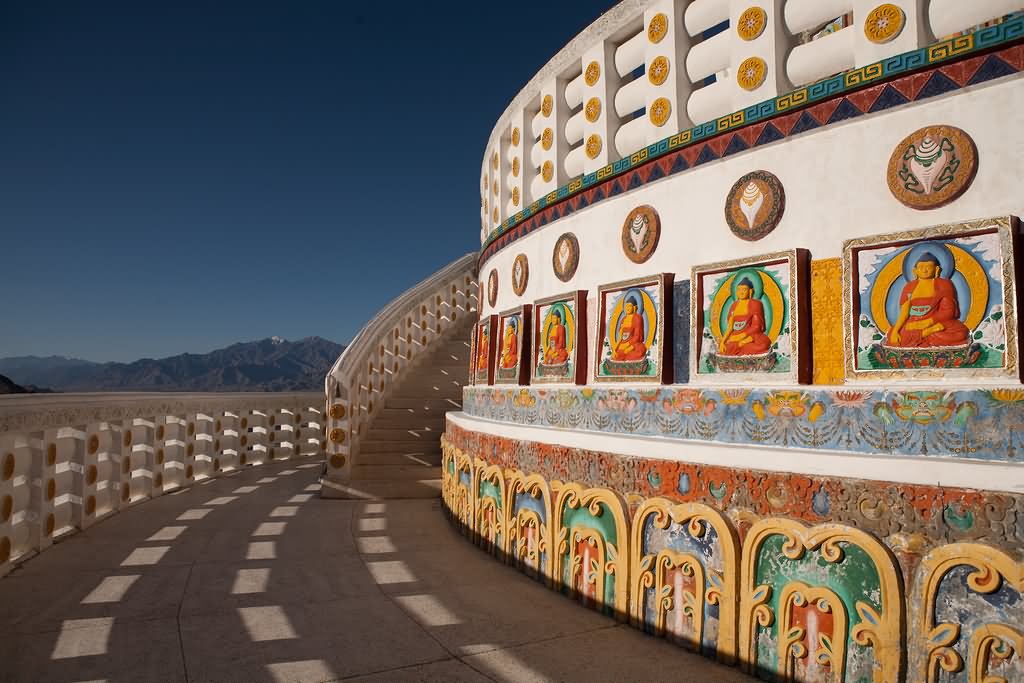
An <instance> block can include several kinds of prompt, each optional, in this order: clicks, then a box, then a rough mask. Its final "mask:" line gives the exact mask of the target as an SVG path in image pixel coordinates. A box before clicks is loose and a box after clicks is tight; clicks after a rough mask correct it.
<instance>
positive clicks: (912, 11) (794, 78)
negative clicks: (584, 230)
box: [481, 0, 1024, 239]
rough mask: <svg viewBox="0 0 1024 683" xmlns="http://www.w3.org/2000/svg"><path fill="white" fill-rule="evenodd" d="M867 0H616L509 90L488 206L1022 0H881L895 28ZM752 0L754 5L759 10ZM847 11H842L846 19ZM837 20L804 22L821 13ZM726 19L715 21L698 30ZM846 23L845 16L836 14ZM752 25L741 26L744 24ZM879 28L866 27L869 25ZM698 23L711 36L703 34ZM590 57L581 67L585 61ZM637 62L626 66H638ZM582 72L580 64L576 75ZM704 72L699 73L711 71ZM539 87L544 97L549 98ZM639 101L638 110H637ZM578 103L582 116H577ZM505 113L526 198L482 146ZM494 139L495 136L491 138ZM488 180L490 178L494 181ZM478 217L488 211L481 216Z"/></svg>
mask: <svg viewBox="0 0 1024 683" xmlns="http://www.w3.org/2000/svg"><path fill="white" fill-rule="evenodd" d="M880 4H881V3H879V2H877V0H692V1H688V0H647V1H646V2H622V3H619V4H618V5H616V6H614V7H612V9H610V10H608V11H607V12H606V13H605V14H603V15H602V16H601V18H600V20H598V21H596V22H594V23H593V24H592V25H591V26H589V27H587V28H586V29H584V31H582V32H581V33H580V34H579V35H578V36H577V37H576V38H575V39H574V40H572V41H570V42H569V44H568V45H567V46H566V47H565V48H564V49H563V50H562V51H561V52H559V53H558V54H556V55H555V56H554V57H553V58H552V59H551V60H550V61H549V62H548V64H546V65H545V66H544V67H543V68H542V69H541V71H540V72H538V74H537V75H536V76H535V77H534V78H533V79H531V81H530V83H528V84H527V86H526V87H525V88H524V89H523V90H522V91H520V93H519V94H518V95H517V96H516V97H515V98H514V99H513V101H512V103H511V104H510V105H509V107H508V109H506V111H505V113H504V114H503V115H502V116H501V118H500V119H499V124H498V126H496V127H495V129H494V131H493V132H492V134H491V140H490V141H489V142H488V146H487V148H486V154H487V155H488V156H487V158H486V159H485V160H484V161H485V163H484V167H483V174H482V183H481V187H482V188H483V190H484V192H482V196H481V206H482V215H484V212H485V210H486V208H487V207H490V208H491V209H492V212H493V209H496V208H498V207H499V206H500V207H501V209H503V211H504V213H503V214H502V211H498V213H499V214H501V215H500V216H499V218H500V219H504V218H507V217H508V216H511V215H514V214H515V213H517V212H518V211H520V210H522V209H524V208H526V207H528V206H529V204H530V203H531V202H534V201H537V200H540V199H542V198H543V197H545V196H547V195H548V194H549V193H551V192H552V191H554V190H556V189H557V188H558V187H560V186H562V185H565V184H566V183H568V182H569V181H570V180H571V179H573V178H575V177H577V176H579V175H581V174H584V173H590V172H593V171H595V170H597V169H600V168H602V167H603V166H605V165H607V164H610V163H613V162H614V161H616V160H618V159H620V158H624V157H628V156H630V155H631V154H633V153H634V152H636V151H637V150H639V149H640V148H642V147H644V146H646V145H650V144H653V143H656V142H658V141H660V140H662V139H664V138H666V137H668V136H670V135H672V134H674V133H677V132H679V131H681V130H685V129H686V128H688V127H690V126H692V125H694V124H701V123H705V122H707V121H713V120H715V119H717V118H720V117H722V116H727V115H729V114H731V113H733V112H736V111H740V110H743V109H745V108H746V107H749V106H751V105H754V104H757V103H759V102H763V101H765V100H769V99H771V98H773V97H776V96H778V95H781V94H784V93H786V92H789V91H791V90H792V89H793V88H794V87H798V86H803V85H806V84H809V83H812V82H814V81H817V80H819V79H822V78H827V77H830V76H832V75H834V74H838V73H842V72H844V71H847V70H849V69H853V68H859V67H863V66H866V65H868V64H872V63H875V62H878V61H880V60H883V59H885V58H887V57H890V56H893V55H897V54H900V53H904V52H909V51H912V50H915V49H917V48H919V47H922V46H924V45H927V44H929V42H930V41H933V40H935V39H936V37H939V38H941V37H944V36H947V35H950V34H955V33H957V32H960V31H965V30H970V29H972V28H974V27H975V26H976V25H978V24H983V23H985V22H988V21H991V20H994V19H997V18H1000V17H1002V16H1005V15H1007V14H1010V13H1012V12H1015V11H1019V10H1022V9H1024V2H1022V1H1021V0H970V1H969V2H968V1H967V0H893V1H892V2H891V3H888V4H891V5H894V6H895V7H896V8H897V9H898V10H899V16H898V22H897V23H898V25H899V30H897V31H894V32H892V31H891V32H890V33H889V34H884V31H883V35H875V36H874V39H872V37H871V36H870V35H869V34H870V33H871V31H870V30H867V29H868V28H869V27H868V24H869V22H871V21H884V22H887V23H886V25H887V26H889V25H891V24H890V23H888V22H892V21H896V19H897V18H894V17H893V16H891V15H892V8H887V9H888V14H887V15H885V16H882V15H879V13H878V12H877V10H878V9H879V6H880ZM758 10H760V12H758ZM850 17H852V22H851V21H850ZM837 20H838V21H839V22H840V26H841V27H840V28H837V29H836V30H831V32H824V33H821V34H820V35H816V36H815V37H814V39H813V40H808V36H809V35H811V34H812V33H814V32H815V31H820V30H821V29H822V28H823V27H825V26H827V25H828V24H829V23H831V22H833V21H837ZM723 23H724V24H726V25H727V28H726V29H725V30H724V31H720V32H718V33H714V34H710V33H709V31H711V30H712V29H715V30H718V27H720V26H721V25H722V24H723ZM842 24H849V25H842ZM752 27H753V28H752ZM876 34H877V32H876ZM706 35H708V36H709V37H707V38H705V36H706ZM592 65H593V68H591V67H592ZM641 67H642V68H643V70H644V73H643V74H641V75H640V76H639V77H634V74H636V72H637V70H638V69H640V68H641ZM588 73H589V74H590V76H589V78H588ZM711 76H714V79H713V82H710V83H708V85H704V83H705V81H706V80H708V79H709V77H711ZM549 98H550V99H549ZM637 112H644V114H645V115H643V116H636V113H637ZM588 113H589V116H588ZM516 125H523V126H525V125H528V126H529V133H530V135H529V137H527V136H525V135H524V136H523V139H522V140H521V144H522V145H523V149H522V151H520V152H518V156H519V157H520V158H522V157H524V156H526V150H529V158H528V162H527V161H525V160H524V161H523V163H522V165H523V167H524V168H523V174H522V177H521V178H519V179H518V180H513V178H514V176H509V175H508V173H505V175H504V177H505V178H506V180H507V183H506V185H508V187H515V186H516V185H515V183H516V182H518V183H521V184H520V185H519V188H520V190H519V192H520V194H523V193H524V192H525V191H526V190H527V189H528V190H529V197H528V198H523V200H522V202H520V203H518V204H517V203H516V202H515V201H512V199H511V198H509V197H508V196H507V194H506V195H501V196H502V197H504V203H503V204H501V205H498V204H495V203H494V202H493V201H490V202H489V201H488V200H493V199H494V198H495V197H494V196H493V195H494V183H493V173H492V171H493V169H492V168H491V166H492V161H493V152H494V150H500V149H506V152H508V153H506V154H505V155H504V156H501V157H500V159H503V160H504V162H502V163H512V159H514V158H515V157H516V153H513V152H511V151H510V150H508V149H507V148H508V145H507V144H506V143H504V142H503V141H505V140H507V139H508V137H509V131H510V130H511V129H512V128H513V126H516ZM502 144H505V148H502ZM498 191H499V193H500V192H501V191H502V190H501V188H500V187H499V188H498ZM484 222H485V223H487V225H488V226H490V229H487V230H484V231H483V232H482V237H483V238H484V239H486V238H487V236H488V235H489V234H490V233H491V232H492V231H493V228H494V226H496V225H497V224H498V223H499V222H500V220H495V219H494V217H493V216H490V218H489V220H487V221H484Z"/></svg>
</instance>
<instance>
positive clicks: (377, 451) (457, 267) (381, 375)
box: [321, 252, 477, 498]
mask: <svg viewBox="0 0 1024 683" xmlns="http://www.w3.org/2000/svg"><path fill="white" fill-rule="evenodd" d="M476 257H477V254H476V252H470V253H468V254H465V255H464V256H461V257H460V258H458V259H456V260H454V261H452V262H451V263H449V264H448V265H447V266H445V267H444V268H442V269H440V270H439V271H437V272H436V273H434V274H433V275H431V276H429V277H427V278H426V279H425V280H423V281H422V282H420V283H418V284H416V285H414V286H413V287H411V288H409V289H408V290H406V291H405V292H403V293H402V294H401V295H399V296H398V297H396V298H395V299H394V300H393V301H391V302H390V303H389V304H388V305H387V306H385V307H384V308H383V309H382V311H381V312H380V313H379V314H378V315H377V316H375V317H374V318H373V319H372V320H370V321H369V322H368V323H367V324H366V325H365V326H364V327H363V329H362V330H360V332H359V334H358V335H356V338H355V339H354V340H353V341H352V343H351V344H350V345H349V346H348V347H346V348H345V350H344V351H343V352H342V354H341V356H339V357H338V360H337V361H336V362H335V364H334V366H333V367H332V368H331V371H330V372H329V373H328V375H327V378H326V381H325V383H324V388H325V391H326V398H327V411H326V417H327V420H326V421H327V424H326V429H325V432H326V435H327V439H326V443H325V445H326V447H327V454H326V455H327V459H326V464H325V468H324V477H323V489H322V490H321V495H322V496H323V497H325V498H378V497H386V498H395V497H397V498H418V497H435V496H439V495H440V490H441V481H440V479H441V473H440V468H439V466H440V463H441V442H440V439H441V434H443V433H444V429H445V413H447V412H448V411H449V410H461V409H462V387H463V385H464V384H465V383H466V380H467V378H468V376H469V353H470V350H469V339H470V333H471V331H472V329H473V323H474V321H475V320H476V298H477V282H476Z"/></svg>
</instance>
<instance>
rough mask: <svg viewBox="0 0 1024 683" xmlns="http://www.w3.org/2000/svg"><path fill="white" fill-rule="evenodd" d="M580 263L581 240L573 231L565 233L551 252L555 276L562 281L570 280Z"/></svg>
mask: <svg viewBox="0 0 1024 683" xmlns="http://www.w3.org/2000/svg"><path fill="white" fill-rule="evenodd" d="M579 265H580V243H579V240H577V239H576V235H574V234H572V233H571V232H567V233H564V234H563V235H562V236H561V237H559V238H558V240H557V241H556V242H555V249H554V251H553V252H552V254H551V266H552V267H553V268H554V269H555V276H556V277H558V279H559V280H561V281H562V282H568V281H569V280H571V279H572V276H573V275H575V274H576V268H577V267H578V266H579Z"/></svg>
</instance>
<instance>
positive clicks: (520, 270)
mask: <svg viewBox="0 0 1024 683" xmlns="http://www.w3.org/2000/svg"><path fill="white" fill-rule="evenodd" d="M529 281H530V263H529V261H527V260H526V254H519V255H518V256H516V260H515V261H514V262H513V263H512V291H513V292H515V294H516V296H522V295H523V292H525V291H526V283H527V282H529Z"/></svg>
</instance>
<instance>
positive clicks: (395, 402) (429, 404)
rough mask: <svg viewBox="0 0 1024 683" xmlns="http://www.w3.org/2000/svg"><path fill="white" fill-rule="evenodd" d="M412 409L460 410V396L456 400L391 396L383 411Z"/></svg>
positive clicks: (436, 397) (435, 397)
mask: <svg viewBox="0 0 1024 683" xmlns="http://www.w3.org/2000/svg"><path fill="white" fill-rule="evenodd" d="M389 408H412V409H414V410H426V409H429V410H444V411H448V410H462V396H461V395H460V396H459V397H458V399H454V398H445V397H443V396H429V397H428V396H391V397H390V398H388V400H387V402H386V403H384V409H385V410H387V409H389Z"/></svg>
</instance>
